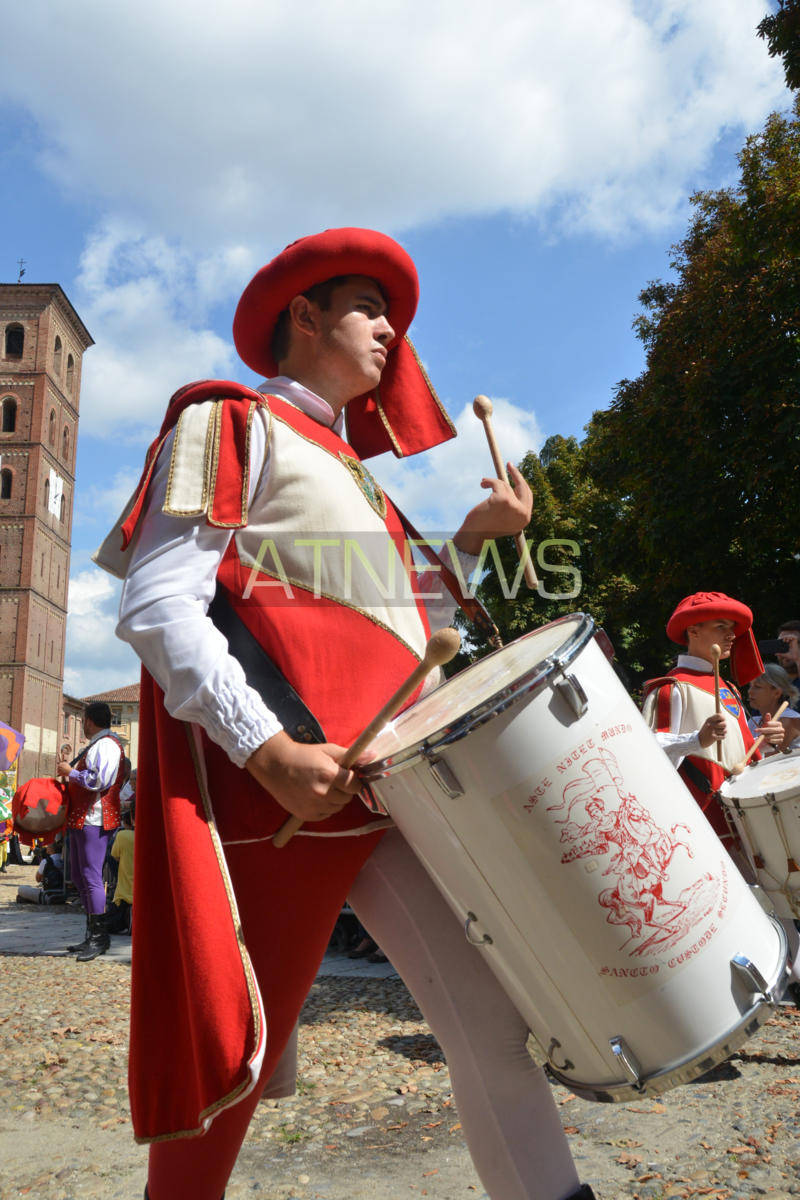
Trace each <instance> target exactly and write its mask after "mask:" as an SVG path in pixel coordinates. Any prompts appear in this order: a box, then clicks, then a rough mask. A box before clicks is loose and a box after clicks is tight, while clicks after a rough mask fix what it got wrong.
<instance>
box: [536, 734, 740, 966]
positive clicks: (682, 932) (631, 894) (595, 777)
mask: <svg viewBox="0 0 800 1200" xmlns="http://www.w3.org/2000/svg"><path fill="white" fill-rule="evenodd" d="M622 783H623V778H622V775H621V773H620V770H619V766H618V763H617V760H616V758H615V757H614V755H613V754H612V753H611V751H610V750H606V749H601V750H600V751H599V753H598V755H597V757H594V758H591V759H587V760H586V761H585V762H583V763H582V764H581V768H580V776H579V777H578V778H577V779H573V780H572V781H571V782H570V783H568V784H567V785H566V786H565V788H564V790H563V793H562V795H563V801H562V803H561V804H557V805H552V806H551V807H550V808H549V809H548V810H547V811H548V812H561V811H563V810H564V809H565V808H566V810H567V812H566V815H565V816H564V817H563V818H561V819H560V820H559V819H557V820H556V824H559V825H563V826H564V828H563V829H562V831H561V841H562V842H567V843H568V848H567V849H566V850H565V851H564V853H563V854H562V856H561V861H562V863H570V862H575V860H576V859H579V858H599V857H601V856H604V855H611V861H610V863H609V864H608V866H607V867H606V869H605V871H604V872H603V875H604V876H606V875H611V876H615V877H616V883H615V884H614V886H613V887H609V888H605V889H604V890H603V891H601V892H600V894H599V895H598V898H597V899H598V903H599V904H600V905H602V907H603V908H607V909H608V913H607V916H606V921H607V922H608V923H609V924H610V925H626V926H627V927H628V928H629V929H630V936H629V937H628V938H627V939H626V940H625V941H624V942H623V943H622V946H631V948H630V949H629V951H628V953H629V954H631V955H642V954H656V953H658V951H660V950H664V949H666V948H667V947H670V946H674V945H676V944H677V943H678V942H680V941H681V940H682V939H683V938H684V937H686V935H687V934H688V933H690V932H691V931H692V930H693V929H695V928H696V926H697V924H698V923H699V922H700V921H702V920H703V919H704V918H705V917H706V916H708V914H709V913H710V912H711V911H712V910H713V908H714V905H715V904H716V902H717V895H718V892H719V888H720V881H719V879H718V878H716V877H715V876H714V875H712V874H711V873H710V872H708V871H706V872H703V873H702V874H699V875H698V876H697V877H696V878H695V879H694V880H693V881H692V882H691V883H689V884H687V885H685V886H684V887H683V888H681V890H680V892H677V893H676V894H675V895H672V896H670V895H669V894H665V892H667V893H668V892H669V888H668V883H669V878H670V873H669V866H670V864H671V862H672V860H673V859H674V857H675V855H676V854H677V853H678V851H679V850H681V849H683V850H685V851H686V854H687V856H688V858H690V859H691V858H693V857H694V855H693V853H692V850H691V847H690V846H689V843H688V841H685V840H683V839H682V838H681V837H680V836H679V834H680V832H681V831H683V832H684V833H685V834H688V832H689V829H688V826H686V825H681V824H676V825H673V826H672V828H671V829H670V830H669V832H667V831H666V830H665V829H662V828H661V827H660V826H659V825H658V824H657V823H656V821H655V820H654V819H653V817H652V815H651V814H650V813H649V812H648V811H647V809H646V808H645V807H644V806H643V805H642V804H641V803H640V802H639V801H638V799H637V798H636V796H634V795H632V794H631V793H629V792H623V791H622V788H621V785H622ZM577 805H580V806H581V808H582V810H583V819H582V820H581V819H580V817H578V818H577V819H576V818H575V817H573V810H574V809H575V807H576V806H577ZM631 943H633V945H631ZM620 948H622V947H620Z"/></svg>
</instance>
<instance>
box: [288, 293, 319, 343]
mask: <svg viewBox="0 0 800 1200" xmlns="http://www.w3.org/2000/svg"><path fill="white" fill-rule="evenodd" d="M289 321H290V324H291V326H292V327H293V328H294V329H296V330H297V332H298V333H300V334H302V335H303V336H305V337H311V336H313V335H314V334H315V333H317V332H318V331H319V328H320V320H319V306H318V305H317V304H315V303H314V301H313V300H309V299H308V297H307V296H303V295H300V296H295V297H294V299H292V300H290V301H289Z"/></svg>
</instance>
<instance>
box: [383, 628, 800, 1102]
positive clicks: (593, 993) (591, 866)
mask: <svg viewBox="0 0 800 1200" xmlns="http://www.w3.org/2000/svg"><path fill="white" fill-rule="evenodd" d="M568 620H570V619H568ZM571 620H572V621H573V626H574V622H575V621H576V620H577V618H572V619H571ZM569 628H570V627H569V625H568V624H565V629H564V633H565V636H566V634H567V632H568V629H569ZM541 633H542V631H535V632H534V633H533V634H529V635H526V639H527V638H531V639H535V638H537V636H539V635H540V634H541ZM551 637H552V635H551ZM526 639H519V642H518V643H513V644H512V646H511V647H506V648H505V649H504V650H503V651H499V652H498V653H499V654H501V655H502V654H504V653H506V652H508V651H511V650H512V648H517V649H520V647H521V643H522V642H524V641H526ZM527 649H528V651H529V652H532V653H533V654H534V656H535V642H534V643H533V644H532V645H531V646H530V647H528V648H527ZM471 670H474V668H468V670H467V671H466V672H463V673H462V682H463V691H464V694H465V695H466V696H469V693H470V687H469V672H470V671H471ZM568 673H569V674H570V675H572V676H573V678H575V679H577V681H578V683H579V685H580V688H581V689H582V690H583V692H584V693H585V695H586V697H587V700H588V707H587V710H586V711H585V712H584V713H583V715H580V716H579V715H577V712H576V711H575V710H574V708H573V706H572V704H571V703H570V702H569V701H568V699H565V698H564V693H563V689H559V685H560V684H562V683H563V682H564V680H565V678H566V675H567V672H565V671H563V670H559V669H554V670H553V671H552V672H551V673H550V675H549V676H548V678H547V679H546V680H545V682H544V683H543V684H542V685H541V686H539V687H537V688H535V689H534V690H533V691H531V692H529V693H527V694H524V695H522V696H520V697H518V698H517V699H516V700H514V701H513V702H512V703H510V704H509V705H508V706H507V707H505V708H504V710H503V711H498V712H497V713H496V714H495V715H494V716H492V717H491V719H488V720H486V719H484V720H483V723H481V724H479V725H478V726H477V727H475V728H473V729H472V730H471V731H470V732H469V733H468V734H467V735H466V736H464V737H460V738H459V739H458V740H455V741H453V742H452V743H450V744H446V742H447V738H446V737H445V738H444V739H442V738H437V737H432V738H431V739H429V740H430V741H431V742H433V743H437V742H439V743H440V744H439V745H435V746H434V747H433V748H430V747H425V746H423V747H421V750H420V753H419V755H418V756H417V757H416V758H415V759H414V760H413V761H412V762H411V763H410V765H407V766H406V767H405V768H404V769H403V770H399V771H397V772H396V773H389V774H386V773H385V772H386V770H387V769H389V770H391V764H390V762H389V760H390V759H391V757H392V756H391V754H388V758H387V751H390V750H391V748H392V746H393V745H395V744H396V742H397V739H398V737H401V736H402V719H401V721H400V722H398V723H396V726H395V729H394V731H393V732H392V733H391V734H390V735H387V736H383V735H382V737H381V738H380V739H379V741H378V744H377V752H381V751H383V752H384V758H383V759H380V758H378V759H376V760H375V761H374V762H373V763H372V764H371V765H369V766H368V767H367V768H366V769H365V772H364V773H365V775H366V777H367V778H369V779H370V780H371V783H372V787H373V789H374V790H375V791H376V793H377V794H378V797H379V798H380V800H381V801H382V802H383V804H384V805H385V806H386V808H387V809H388V810H389V812H390V813H391V815H392V817H393V819H394V821H395V822H396V824H397V825H398V826H399V828H400V829H401V831H402V832H403V834H404V835H405V837H406V838H407V840H408V841H409V842H410V844H411V845H412V847H413V848H414V850H415V851H416V853H417V855H418V856H419V857H420V859H421V860H422V862H423V863H424V865H425V867H426V869H427V870H428V871H429V873H430V874H431V876H432V878H433V879H434V881H435V882H436V883H437V885H438V887H439V888H440V890H441V892H442V894H443V895H444V897H445V898H446V900H447V901H448V903H449V904H450V906H451V907H452V909H453V911H454V912H455V913H456V915H457V916H458V918H459V919H460V920H461V921H462V922H464V923H465V924H467V933H468V935H469V937H470V939H471V940H473V941H477V942H479V941H481V939H484V938H486V939H491V941H488V940H487V941H485V942H483V944H482V945H481V946H480V947H479V948H478V949H476V953H481V954H484V955H485V956H486V958H487V962H488V963H489V965H490V966H491V967H492V969H493V971H494V972H495V974H496V975H497V977H498V978H499V980H500V981H501V983H502V984H503V986H504V988H505V990H506V991H507V993H508V995H509V996H510V997H511V999H512V1000H513V1002H514V1003H515V1005H516V1006H517V1008H518V1010H519V1011H520V1013H521V1014H522V1016H523V1017H524V1018H525V1020H526V1021H527V1023H528V1025H529V1027H530V1029H531V1031H532V1032H533V1034H534V1037H535V1039H536V1040H537V1042H538V1044H539V1047H540V1050H541V1053H542V1055H543V1057H545V1058H546V1059H547V1060H548V1061H549V1063H550V1065H551V1066H552V1067H553V1068H554V1070H555V1071H556V1073H557V1075H558V1077H559V1078H561V1079H562V1080H563V1081H564V1082H566V1083H568V1085H569V1086H571V1087H573V1088H574V1090H576V1091H578V1092H580V1093H581V1094H584V1095H588V1096H591V1097H592V1098H595V1099H607V1100H611V1099H615V1100H617V1099H626V1098H628V1099H629V1098H630V1091H627V1092H626V1089H627V1088H629V1086H630V1078H629V1075H628V1074H627V1073H626V1072H625V1071H623V1070H621V1068H620V1062H619V1059H618V1056H617V1055H615V1053H614V1050H613V1047H612V1039H615V1038H618V1037H623V1038H624V1041H625V1044H626V1046H627V1047H628V1048H629V1049H630V1050H631V1051H632V1052H633V1055H634V1056H635V1059H636V1060H638V1064H639V1068H640V1078H646V1079H648V1084H647V1086H646V1087H645V1088H644V1090H646V1091H649V1092H651V1093H655V1092H658V1091H662V1090H664V1089H665V1088H666V1087H669V1086H673V1085H674V1084H675V1083H678V1082H683V1081H684V1080H685V1079H686V1078H691V1077H693V1075H697V1074H700V1073H702V1071H703V1070H706V1069H708V1066H709V1065H711V1062H712V1061H718V1060H719V1058H721V1057H724V1056H725V1054H726V1053H730V1052H731V1050H732V1049H733V1048H734V1047H735V1045H736V1044H738V1042H740V1041H741V1040H743V1039H744V1037H745V1036H747V1034H748V1033H750V1032H753V1030H754V1028H755V1027H756V1026H757V1024H758V1023H760V1021H761V1020H763V1019H766V1016H767V1015H768V1011H767V1012H765V1013H763V1014H760V1015H759V1016H758V1017H757V1019H755V1020H754V1019H753V1016H754V1012H755V1009H756V1007H757V1006H754V1002H753V994H752V988H750V987H748V986H747V984H746V983H745V982H743V981H742V979H741V977H740V976H739V975H738V974H737V972H735V971H734V970H732V968H731V959H732V957H733V956H734V955H737V954H738V955H742V956H745V957H746V958H747V959H749V960H750V961H751V962H753V963H755V964H756V965H757V966H758V968H759V970H760V971H761V973H762V974H763V976H764V977H765V978H766V979H767V980H769V981H770V984H773V983H776V982H777V981H778V980H780V981H781V982H782V977H783V966H784V961H783V960H784V957H785V952H784V943H783V942H782V940H781V936H782V935H780V934H779V933H778V931H777V930H776V929H775V927H774V925H773V924H772V923H771V922H770V920H769V918H768V917H767V916H766V915H765V914H764V912H763V910H762V909H761V907H760V905H759V904H758V903H757V902H756V901H755V900H754V898H753V897H752V896H751V894H750V891H749V889H748V887H747V885H746V884H745V882H744V881H743V880H742V878H741V876H740V875H739V873H738V872H737V871H736V869H735V867H734V865H733V863H732V862H731V860H730V858H729V857H728V855H727V854H726V853H725V851H724V849H723V848H722V845H721V843H720V842H719V840H718V838H717V837H716V835H715V834H714V833H713V831H712V829H711V827H710V825H709V824H708V822H707V821H706V820H705V818H704V817H703V815H702V813H701V812H700V810H699V808H698V807H697V805H696V804H695V802H694V801H693V799H692V798H691V796H690V794H689V793H688V791H687V790H686V788H685V787H684V785H683V783H682V782H681V780H680V778H679V776H678V775H677V773H676V772H675V770H674V768H673V767H672V765H671V764H670V762H669V760H668V759H667V758H666V756H665V755H664V754H663V752H662V751H661V750H660V748H659V747H658V745H657V743H656V742H655V739H654V737H653V735H652V733H651V731H650V730H649V729H648V727H647V726H646V725H645V724H644V722H643V720H642V718H641V716H640V714H639V712H638V710H637V709H636V707H635V706H634V704H633V703H632V701H631V700H630V698H629V697H628V695H627V693H626V692H625V690H624V688H623V687H622V685H621V684H620V682H619V680H618V679H617V676H616V674H615V673H614V671H613V669H612V668H611V666H610V664H609V663H608V661H607V660H606V658H605V657H604V655H603V654H602V652H601V651H600V650H599V648H598V646H597V644H596V642H595V641H594V639H593V638H591V637H589V638H588V639H584V644H583V646H582V648H581V650H580V652H579V654H578V655H577V657H575V658H574V661H573V662H572V663H571V664H570V667H569V672H568ZM454 682H455V681H450V684H448V685H445V686H446V687H451V685H452V684H453V683H454ZM421 704H423V705H424V704H425V701H422V702H421ZM454 707H457V706H454ZM467 707H468V706H467ZM453 716H454V718H455V717H456V713H455V711H454V714H453ZM442 743H444V744H442ZM601 751H602V752H603V754H601V753H600V752H601ZM609 755H611V757H612V758H613V760H614V762H615V766H614V768H613V770H614V771H615V772H616V773H617V777H618V781H619V782H618V783H617V784H615V786H614V787H613V788H611V789H609V787H608V786H607V785H606V786H604V787H602V788H600V789H599V790H600V792H605V793H606V797H605V801H604V803H603V807H604V809H605V812H604V814H603V820H606V821H607V822H608V821H613V820H617V816H615V815H614V812H613V811H612V806H611V805H610V804H609V803H608V800H609V795H611V794H616V801H615V802H616V803H617V805H618V808H619V805H620V801H621V800H622V798H623V797H627V798H628V801H630V800H631V799H632V797H635V798H636V800H637V801H638V803H639V805H641V806H642V808H644V810H645V811H646V814H647V821H649V823H650V826H651V827H652V828H657V829H659V830H661V831H663V834H664V836H666V837H667V839H668V841H669V839H671V840H672V842H673V843H674V845H673V846H672V847H671V858H670V860H669V863H668V865H666V866H665V868H664V870H663V871H662V878H661V880H660V882H659V884H658V885H657V886H656V891H658V888H659V887H660V889H661V894H662V895H663V896H664V897H669V896H672V895H680V894H684V893H685V889H686V888H691V887H693V886H695V885H697V884H698V881H699V883H700V886H701V888H702V886H705V876H706V875H707V876H709V885H708V886H709V888H710V890H711V891H713V893H714V905H713V908H712V910H711V911H710V912H709V913H708V915H707V916H706V917H705V918H704V919H703V920H702V921H701V922H700V923H699V924H698V925H696V926H695V927H689V928H688V929H687V931H686V933H685V936H682V937H680V938H679V939H677V941H675V942H674V943H673V944H672V945H670V946H668V947H666V949H664V950H663V952H662V951H658V952H656V951H648V952H647V953H644V952H642V949H641V943H642V940H643V939H642V938H639V941H638V943H636V944H634V946H633V949H632V948H631V933H632V929H631V927H630V926H629V925H620V924H619V923H615V922H614V921H609V919H608V917H609V915H611V916H613V915H614V914H613V909H612V908H609V907H608V906H606V907H603V905H602V903H601V902H600V899H599V897H600V896H601V895H603V896H605V897H606V899H608V893H609V892H610V891H613V887H614V884H615V881H618V879H619V876H618V874H615V869H614V861H615V859H617V858H618V857H619V855H620V854H621V853H622V854H624V853H625V850H624V847H621V845H620V841H619V838H620V836H621V835H620V834H619V832H618V831H617V833H615V834H612V837H611V839H610V840H609V841H608V844H607V846H606V850H605V851H604V852H599V851H598V853H593V854H580V855H578V856H577V857H576V858H575V859H574V860H573V861H571V862H564V861H563V858H564V854H565V841H564V840H563V835H564V832H565V827H566V826H567V825H570V826H571V827H573V832H574V826H575V825H576V824H577V825H578V827H579V828H580V827H581V826H580V819H581V818H580V817H578V818H577V820H576V814H575V811H571V812H570V813H566V815H565V811H564V809H565V801H564V795H565V789H567V790H568V785H569V784H571V783H575V781H576V780H577V781H578V783H579V784H580V776H581V770H582V767H583V766H584V765H586V764H589V763H597V762H598V761H600V760H601V759H603V760H604V761H610V760H609V758H608V756H609ZM430 759H434V760H437V761H434V762H433V763H431V761H430ZM387 763H388V764H389V765H388V768H387ZM442 782H443V783H444V786H442ZM590 782H591V777H590ZM454 785H458V787H459V788H460V789H461V790H462V791H463V794H462V795H448V794H447V789H449V790H450V791H454V790H456V787H455V786H454ZM581 804H583V802H581ZM559 806H561V807H560V808H559ZM582 811H583V812H585V806H584V808H583V810H582ZM647 821H645V822H644V823H641V822H640V824H641V825H642V829H644V828H645V825H646V823H647ZM614 837H617V839H618V840H617V841H616V842H615V841H614ZM577 840H578V841H580V839H577ZM687 844H688V847H689V848H688V849H686V848H685V847H686V845H687ZM566 847H567V851H566V852H569V848H570V842H569V839H567V841H566ZM629 849H630V847H629ZM633 849H634V850H635V838H634V846H633ZM638 869H639V868H638V867H636V866H635V867H634V870H638ZM649 899H650V897H649V896H645V897H644V903H645V906H646V905H647V903H648V902H649ZM661 907H663V906H661ZM656 908H659V905H658V904H657V905H656ZM667 911H673V910H667ZM623 915H626V914H623ZM627 915H630V914H627ZM634 916H635V913H634ZM473 918H474V919H473ZM648 928H649V927H648ZM657 932H658V931H657V929H655V928H653V933H655V934H657ZM645 940H646V939H645ZM745 1027H746V1028H745ZM715 1047H716V1048H718V1050H719V1053H717V1054H716V1056H714V1055H713V1050H714V1048H715ZM722 1048H724V1053H723V1052H722ZM709 1056H710V1057H709ZM689 1063H693V1064H695V1065H694V1067H692V1068H690V1069H689V1068H687V1064H689Z"/></svg>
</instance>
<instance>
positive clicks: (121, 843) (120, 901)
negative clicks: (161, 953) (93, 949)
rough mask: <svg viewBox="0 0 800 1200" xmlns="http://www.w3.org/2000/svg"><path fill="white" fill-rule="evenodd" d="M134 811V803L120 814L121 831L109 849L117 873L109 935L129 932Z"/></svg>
mask: <svg viewBox="0 0 800 1200" xmlns="http://www.w3.org/2000/svg"><path fill="white" fill-rule="evenodd" d="M135 811H136V806H135V803H134V804H131V806H130V808H128V809H126V811H125V812H124V813H123V814H122V829H120V831H119V833H118V834H117V836H116V837H115V838H114V845H113V846H112V847H111V856H112V858H114V859H116V861H117V864H118V871H117V886H116V890H115V892H114V903H113V904H112V906H111V910H110V912H109V914H108V920H107V926H108V932H109V933H130V931H131V916H132V913H131V909H132V905H133V844H134V835H133V826H134V816H135Z"/></svg>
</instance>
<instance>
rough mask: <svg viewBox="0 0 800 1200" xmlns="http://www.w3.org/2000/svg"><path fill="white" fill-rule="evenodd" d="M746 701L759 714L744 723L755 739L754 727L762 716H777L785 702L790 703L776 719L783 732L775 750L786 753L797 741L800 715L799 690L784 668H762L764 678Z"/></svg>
mask: <svg viewBox="0 0 800 1200" xmlns="http://www.w3.org/2000/svg"><path fill="white" fill-rule="evenodd" d="M748 699H749V701H750V708H751V709H755V710H756V711H757V712H758V714H759V715H758V716H752V717H750V719H749V721H748V722H747V726H748V728H749V730H750V732H751V733H752V734H753V735H754V736H755V734H756V729H757V727H758V726H759V725H760V724H761V716H762V714H764V713H768V712H769V713H774V712H777V710H778V709H779V708H780V706H781V704H782V703H783V701H784V700H788V701H789V708H787V709H785V710H784V712H783V713H781V715H780V717H779V718H778V720H779V721H780V723H781V725H782V726H783V728H784V729H785V730H786V732H785V734H784V738H783V741H782V742H779V743H778V745H777V746H776V750H784V751H786V750H789V749H790V747H791V746H792V744H793V743H794V742H795V741H796V740H797V739H798V738H800V712H798V711H797V705H798V703H800V690H798V688H796V687H795V685H794V684H793V683H792V680H791V678H790V676H789V674H788V672H786V671H784V669H783V667H779V666H778V664H777V663H767V665H766V666H765V667H764V674H763V675H759V676H758V678H757V679H754V680H753V682H752V683H751V684H750V687H749V688H748Z"/></svg>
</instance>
